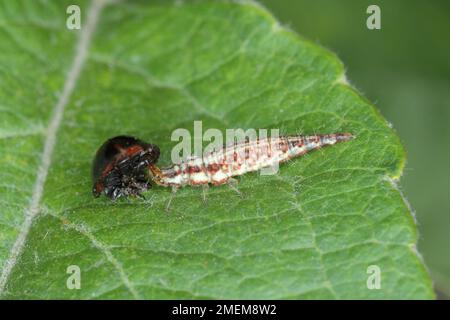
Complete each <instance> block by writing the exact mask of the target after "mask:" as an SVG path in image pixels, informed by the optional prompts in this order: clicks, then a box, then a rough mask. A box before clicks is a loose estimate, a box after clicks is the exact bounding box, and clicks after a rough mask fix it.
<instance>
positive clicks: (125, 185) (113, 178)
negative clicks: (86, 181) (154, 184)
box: [92, 136, 160, 200]
mask: <svg viewBox="0 0 450 320" xmlns="http://www.w3.org/2000/svg"><path fill="white" fill-rule="evenodd" d="M159 154H160V151H159V148H158V146H156V145H154V144H150V143H146V142H143V141H141V140H139V139H136V138H134V137H130V136H117V137H114V138H111V139H109V140H107V141H106V142H105V143H103V145H102V146H101V147H100V149H98V151H97V154H96V155H95V158H94V162H93V166H92V178H93V180H94V187H93V188H92V193H93V194H94V196H95V197H98V196H100V195H101V194H102V193H104V194H105V195H106V196H107V197H109V198H110V199H112V200H115V199H117V198H119V197H122V196H125V197H127V196H138V197H142V195H141V192H143V191H145V190H147V189H149V188H150V187H151V184H150V182H149V176H148V166H149V165H150V164H154V163H156V162H157V161H158V158H159Z"/></svg>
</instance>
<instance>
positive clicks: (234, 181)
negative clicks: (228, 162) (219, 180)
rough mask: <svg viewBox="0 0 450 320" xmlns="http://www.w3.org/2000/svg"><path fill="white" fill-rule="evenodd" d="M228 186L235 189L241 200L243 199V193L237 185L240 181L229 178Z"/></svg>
mask: <svg viewBox="0 0 450 320" xmlns="http://www.w3.org/2000/svg"><path fill="white" fill-rule="evenodd" d="M227 184H228V186H229V187H230V188H231V189H233V190H234V191H235V192H236V193H237V194H238V195H239V196H240V197H241V198H243V197H244V196H243V194H242V192H241V191H239V189H238V188H237V184H238V180H236V179H234V178H229V179H228V180H227Z"/></svg>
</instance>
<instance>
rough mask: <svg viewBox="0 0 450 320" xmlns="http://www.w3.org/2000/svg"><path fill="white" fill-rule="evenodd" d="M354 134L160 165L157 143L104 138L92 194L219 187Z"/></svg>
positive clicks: (245, 145)
mask: <svg viewBox="0 0 450 320" xmlns="http://www.w3.org/2000/svg"><path fill="white" fill-rule="evenodd" d="M353 137H354V136H353V135H352V134H350V133H335V134H324V135H311V136H300V135H296V136H284V137H277V138H264V139H256V140H251V141H245V142H242V143H238V144H233V145H229V146H225V147H223V148H222V149H219V150H218V151H215V152H212V153H209V154H206V155H204V156H203V157H191V158H189V159H187V160H186V161H183V162H181V163H179V164H172V165H170V166H167V167H162V168H159V167H158V166H156V162H157V161H158V158H159V155H160V150H159V147H158V146H156V145H154V144H149V143H145V142H143V141H141V140H139V139H136V138H134V137H130V136H118V137H115V138H112V139H109V140H108V141H106V142H105V143H104V144H103V145H102V146H101V147H100V149H99V150H98V151H97V154H96V156H95V159H94V164H93V179H94V187H93V194H94V196H96V197H98V196H99V195H100V194H102V193H103V194H105V195H106V196H107V197H109V198H110V199H112V200H115V199H117V198H119V197H127V196H138V197H142V195H141V193H142V192H143V191H145V190H147V189H149V188H150V187H151V182H154V183H155V184H157V185H159V186H163V187H172V188H173V189H174V190H176V189H178V188H180V187H183V186H187V185H190V186H196V185H209V184H212V185H221V184H224V183H228V182H230V181H232V178H233V177H235V176H240V175H243V174H246V173H247V172H252V171H257V170H260V169H262V168H266V167H270V166H273V165H274V164H276V163H283V162H286V161H288V160H290V159H292V158H295V157H299V156H301V155H304V154H305V153H307V152H309V151H312V150H317V149H320V148H322V147H325V146H329V145H333V144H336V143H338V142H343V141H348V140H351V139H352V138H353ZM169 203H170V201H169Z"/></svg>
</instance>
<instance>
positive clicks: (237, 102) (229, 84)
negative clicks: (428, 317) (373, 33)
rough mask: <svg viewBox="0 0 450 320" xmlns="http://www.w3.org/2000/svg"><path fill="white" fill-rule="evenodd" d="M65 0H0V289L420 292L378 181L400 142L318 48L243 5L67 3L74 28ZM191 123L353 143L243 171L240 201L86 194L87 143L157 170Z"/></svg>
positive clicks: (392, 199)
mask: <svg viewBox="0 0 450 320" xmlns="http://www.w3.org/2000/svg"><path fill="white" fill-rule="evenodd" d="M73 2H74V1H51V2H50V1H49V2H47V3H43V2H37V1H25V0H24V1H14V2H13V1H6V0H3V1H2V2H0V6H1V7H0V27H1V29H0V31H1V32H0V74H1V77H0V88H1V90H0V101H1V102H0V112H1V120H0V121H1V128H0V130H1V131H0V146H1V147H0V148H1V149H0V151H1V152H0V163H1V166H2V170H1V172H0V181H1V185H0V188H1V190H2V191H1V194H0V201H1V204H2V209H1V212H0V242H1V246H0V266H1V268H2V275H1V278H0V294H1V296H2V297H3V298H44V299H46V298H83V299H84V298H361V299H364V298H402V299H403V298H433V297H434V294H433V290H432V286H431V282H430V279H429V277H428V275H427V272H426V270H425V268H424V266H423V264H422V262H421V259H420V258H419V256H418V254H417V252H416V249H415V243H416V241H417V233H416V227H415V223H414V220H413V217H412V215H411V212H410V209H409V208H408V205H407V203H406V202H405V200H404V199H403V198H402V195H401V193H400V191H399V190H398V189H397V188H396V182H395V181H396V179H398V178H399V177H400V175H401V172H402V169H403V165H404V162H405V153H404V150H403V148H402V146H401V144H400V142H399V139H398V137H397V136H396V135H395V133H394V132H393V131H392V129H390V128H389V125H388V124H387V123H386V121H385V120H384V119H383V118H382V117H381V116H380V115H379V113H377V111H376V110H375V109H374V108H373V107H372V106H371V105H370V103H369V102H367V101H366V100H364V99H363V98H362V97H361V96H360V95H359V94H358V93H357V92H355V91H354V90H353V89H352V88H351V87H350V86H349V85H348V83H347V82H346V80H345V76H344V67H343V66H342V64H341V63H340V61H339V60H338V59H337V58H336V57H335V56H334V55H333V54H331V53H329V52H328V51H326V50H324V49H322V48H320V47H318V46H317V45H315V44H312V43H309V42H308V41H305V40H304V39H301V38H299V36H298V35H296V34H293V33H292V32H290V31H289V30H287V29H285V28H283V27H282V26H280V25H279V24H278V23H277V21H276V20H275V19H274V18H273V17H272V16H271V15H270V14H269V13H268V12H267V11H266V10H265V9H263V8H261V7H260V6H258V5H257V4H255V3H253V2H228V1H227V2H216V1H214V2H213V1H207V2H195V3H178V2H175V3H173V4H172V3H170V4H169V3H167V2H161V3H152V4H146V3H144V2H115V3H111V4H107V5H105V6H103V3H102V2H95V3H94V4H93V5H92V4H90V3H88V2H84V1H81V2H77V3H78V5H79V6H80V8H81V11H82V19H81V21H82V28H81V30H79V31H78V30H68V29H67V28H66V21H65V20H66V18H67V15H66V8H67V6H68V5H69V4H73ZM89 8H90V9H89ZM194 120H201V121H202V123H203V130H204V131H205V130H206V129H208V128H218V129H220V130H222V131H223V132H225V130H226V129H227V128H244V129H247V128H256V129H259V128H268V129H270V128H281V129H282V131H283V132H284V133H287V134H293V133H294V134H295V133H299V132H300V133H303V134H312V133H333V132H344V131H345V132H352V133H353V134H355V135H356V136H357V138H356V139H355V140H353V141H351V142H346V143H343V144H339V145H336V146H333V147H329V148H326V149H323V150H321V151H317V152H313V153H310V154H308V155H307V156H304V157H302V158H299V159H295V160H294V161H292V162H290V163H289V164H286V165H282V166H281V168H280V173H279V174H278V175H275V176H261V175H259V174H257V173H254V174H248V175H245V176H243V177H242V178H241V179H240V183H239V189H240V190H241V192H242V193H243V194H244V198H240V197H239V196H238V195H236V193H235V192H234V191H233V190H230V188H228V187H227V186H219V187H213V188H211V189H210V191H209V193H208V201H207V204H204V203H203V201H202V190H201V189H198V188H189V187H186V188H184V189H182V190H180V191H179V192H178V193H177V195H176V197H175V199H174V200H173V204H172V207H171V209H172V211H171V212H170V213H167V212H165V211H164V206H165V202H166V201H167V199H168V198H169V197H170V193H171V191H170V190H169V189H165V188H161V187H154V188H153V189H151V190H150V191H148V192H147V193H146V194H145V196H146V197H147V199H148V200H145V201H143V200H139V199H136V200H131V201H128V202H127V201H118V202H116V203H112V202H110V201H108V200H107V199H105V198H100V199H94V198H93V197H92V195H91V187H92V181H91V178H90V168H91V161H92V158H93V155H94V154H95V151H96V149H97V148H98V147H99V146H100V144H101V143H102V142H103V141H104V140H106V139H107V138H110V137H112V136H115V135H119V134H132V135H136V136H138V137H140V138H142V139H144V140H146V141H149V142H152V143H155V144H157V145H159V146H160V148H161V150H162V156H161V160H160V164H168V163H170V151H171V148H172V147H173V146H174V145H175V144H176V143H177V141H171V139H170V138H171V133H172V132H173V130H174V129H176V128H187V129H189V130H191V131H192V129H193V121H194ZM72 265H76V266H79V268H80V271H81V288H80V289H79V290H76V289H75V290H70V289H68V288H67V285H66V284H67V279H68V278H69V277H70V276H71V274H68V273H67V269H68V267H69V266H72ZM371 265H376V266H378V267H379V268H380V270H381V289H379V290H369V289H368V288H367V279H368V277H369V276H370V274H367V269H368V267H369V266H371Z"/></svg>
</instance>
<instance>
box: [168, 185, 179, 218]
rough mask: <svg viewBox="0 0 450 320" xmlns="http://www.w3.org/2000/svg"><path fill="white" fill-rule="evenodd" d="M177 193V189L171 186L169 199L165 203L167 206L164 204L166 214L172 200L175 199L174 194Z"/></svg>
mask: <svg viewBox="0 0 450 320" xmlns="http://www.w3.org/2000/svg"><path fill="white" fill-rule="evenodd" d="M177 191H178V187H176V186H173V187H172V193H171V194H170V198H169V200H168V201H167V204H166V212H169V211H170V204H171V203H172V199H173V198H174V197H175V193H177Z"/></svg>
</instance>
